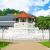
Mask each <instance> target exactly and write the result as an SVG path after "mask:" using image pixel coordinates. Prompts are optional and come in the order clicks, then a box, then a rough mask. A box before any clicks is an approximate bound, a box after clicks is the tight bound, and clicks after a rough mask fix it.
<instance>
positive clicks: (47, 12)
mask: <svg viewBox="0 0 50 50" xmlns="http://www.w3.org/2000/svg"><path fill="white" fill-rule="evenodd" d="M33 15H35V16H47V15H50V9H48V10H40V11H37V12H34V13H33Z"/></svg>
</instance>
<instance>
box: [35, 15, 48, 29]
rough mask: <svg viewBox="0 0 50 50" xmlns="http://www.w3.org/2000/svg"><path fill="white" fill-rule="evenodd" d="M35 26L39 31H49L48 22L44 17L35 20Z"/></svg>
mask: <svg viewBox="0 0 50 50" xmlns="http://www.w3.org/2000/svg"><path fill="white" fill-rule="evenodd" d="M35 26H36V27H38V28H39V29H47V21H46V18H45V17H44V16H39V17H37V18H36V19H35Z"/></svg>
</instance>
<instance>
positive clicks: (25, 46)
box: [2, 41, 50, 50]
mask: <svg viewBox="0 0 50 50" xmlns="http://www.w3.org/2000/svg"><path fill="white" fill-rule="evenodd" d="M2 50H50V49H48V48H47V47H46V46H43V45H41V44H39V43H37V42H34V41H16V42H14V43H12V44H9V45H8V46H7V47H5V48H3V49H2Z"/></svg>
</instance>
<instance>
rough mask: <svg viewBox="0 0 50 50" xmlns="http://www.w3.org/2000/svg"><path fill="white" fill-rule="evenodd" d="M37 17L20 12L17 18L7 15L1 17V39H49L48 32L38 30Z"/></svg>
mask: <svg viewBox="0 0 50 50" xmlns="http://www.w3.org/2000/svg"><path fill="white" fill-rule="evenodd" d="M35 18H36V17H35V16H32V15H30V14H27V13H25V12H23V11H22V12H20V14H18V15H17V16H12V15H10V14H9V15H7V16H5V17H3V16H2V17H0V39H10V40H12V39H13V40H32V39H33V40H39V39H43V36H44V39H49V33H48V30H45V31H44V33H43V34H42V31H41V30H39V29H38V28H36V27H35V26H34V25H35V22H34V21H35Z"/></svg>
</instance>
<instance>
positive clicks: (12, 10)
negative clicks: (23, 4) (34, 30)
mask: <svg viewBox="0 0 50 50" xmlns="http://www.w3.org/2000/svg"><path fill="white" fill-rule="evenodd" d="M14 13H16V14H19V13H20V11H19V10H15V9H9V8H7V9H3V11H2V10H0V16H5V15H7V14H14Z"/></svg>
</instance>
